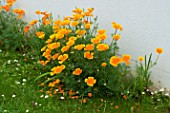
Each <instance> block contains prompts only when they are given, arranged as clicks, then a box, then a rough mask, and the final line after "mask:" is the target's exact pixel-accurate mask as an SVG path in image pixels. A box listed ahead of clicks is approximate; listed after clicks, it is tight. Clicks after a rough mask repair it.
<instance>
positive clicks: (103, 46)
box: [96, 44, 109, 51]
mask: <svg viewBox="0 0 170 113" xmlns="http://www.w3.org/2000/svg"><path fill="white" fill-rule="evenodd" d="M96 48H97V50H98V51H106V50H108V49H109V46H108V45H107V44H98V45H97V47H96Z"/></svg>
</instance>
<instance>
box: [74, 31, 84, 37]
mask: <svg viewBox="0 0 170 113" xmlns="http://www.w3.org/2000/svg"><path fill="white" fill-rule="evenodd" d="M85 33H86V30H77V31H76V34H78V35H80V36H82V35H84V34H85Z"/></svg>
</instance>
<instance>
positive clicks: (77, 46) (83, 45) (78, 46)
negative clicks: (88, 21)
mask: <svg viewBox="0 0 170 113" xmlns="http://www.w3.org/2000/svg"><path fill="white" fill-rule="evenodd" d="M84 47H85V44H79V45H76V46H74V49H76V50H82V49H83V48H84Z"/></svg>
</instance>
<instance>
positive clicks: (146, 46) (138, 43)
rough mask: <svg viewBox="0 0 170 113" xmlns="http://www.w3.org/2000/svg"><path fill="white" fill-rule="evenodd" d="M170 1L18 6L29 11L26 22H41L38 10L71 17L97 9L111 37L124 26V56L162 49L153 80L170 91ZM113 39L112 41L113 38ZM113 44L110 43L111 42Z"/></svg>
mask: <svg viewBox="0 0 170 113" xmlns="http://www.w3.org/2000/svg"><path fill="white" fill-rule="evenodd" d="M169 5H170V0H17V2H16V4H15V6H16V7H18V8H22V9H24V10H25V12H26V15H25V17H24V18H25V19H26V20H28V21H30V20H32V19H38V17H37V16H36V15H35V14H34V12H35V10H38V9H40V10H42V11H48V12H52V13H53V16H54V18H57V16H58V15H60V16H61V17H62V16H69V15H71V14H72V12H71V11H72V9H74V8H75V7H80V8H84V9H86V8H88V7H93V8H94V9H95V11H94V14H95V15H97V16H98V17H99V18H98V22H99V24H100V26H99V27H100V28H102V29H106V30H107V33H108V36H110V34H111V33H112V27H111V22H112V21H116V22H118V23H121V24H122V26H123V28H124V30H123V32H122V33H121V34H122V39H121V40H120V41H119V45H120V48H121V49H120V53H121V54H124V53H127V54H131V55H132V57H133V59H134V60H136V59H137V57H138V56H141V55H145V54H147V55H149V54H150V53H151V52H152V53H153V56H154V59H155V58H156V53H155V48H156V47H162V48H164V50H165V52H164V53H163V54H162V55H161V57H160V59H159V62H158V64H157V66H155V67H154V68H153V70H152V80H153V81H154V83H155V85H156V86H157V85H158V81H160V82H161V86H162V87H167V88H170V82H169V80H170V7H168V6H169ZM110 39H111V38H110ZM107 42H109V39H108V40H107Z"/></svg>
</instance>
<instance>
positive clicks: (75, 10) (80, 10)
mask: <svg viewBox="0 0 170 113" xmlns="http://www.w3.org/2000/svg"><path fill="white" fill-rule="evenodd" d="M72 11H73V12H74V13H78V14H81V13H82V12H83V10H82V9H80V8H76V9H74V10H72Z"/></svg>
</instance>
